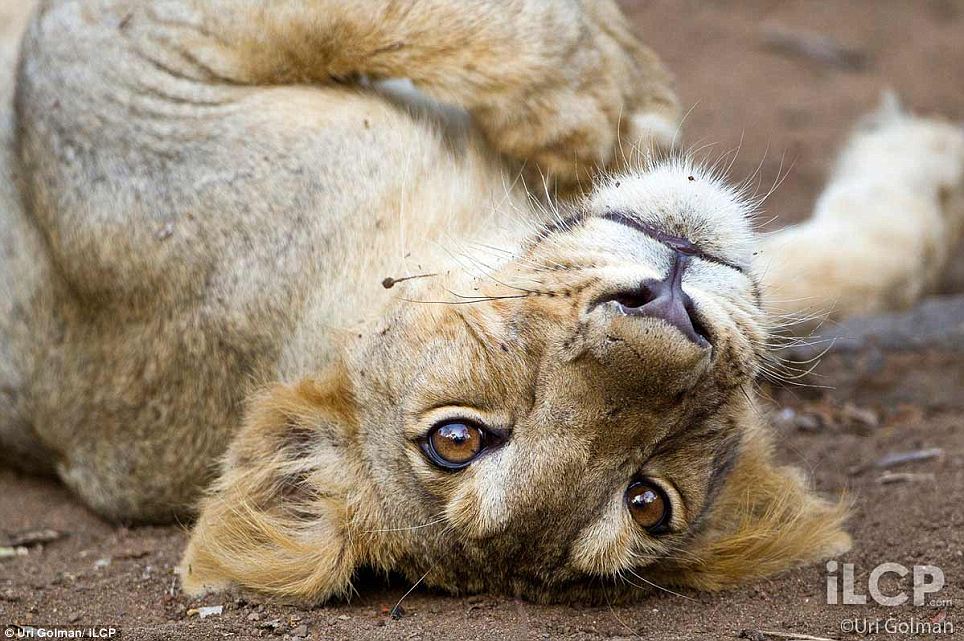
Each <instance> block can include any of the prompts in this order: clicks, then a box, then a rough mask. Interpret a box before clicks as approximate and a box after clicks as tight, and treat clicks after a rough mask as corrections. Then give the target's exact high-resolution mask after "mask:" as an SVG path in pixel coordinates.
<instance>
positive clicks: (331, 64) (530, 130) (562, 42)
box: [151, 0, 678, 181]
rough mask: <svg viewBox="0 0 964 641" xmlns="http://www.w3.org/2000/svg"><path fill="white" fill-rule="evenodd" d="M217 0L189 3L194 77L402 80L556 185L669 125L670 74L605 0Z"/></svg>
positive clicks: (665, 140) (660, 140)
mask: <svg viewBox="0 0 964 641" xmlns="http://www.w3.org/2000/svg"><path fill="white" fill-rule="evenodd" d="M224 5H225V3H218V2H208V3H194V4H193V5H192V11H196V12H203V13H200V14H199V15H193V16H192V17H191V18H189V20H191V21H195V22H196V24H197V27H198V28H197V29H196V30H194V31H192V32H191V35H190V37H187V36H185V35H183V34H181V35H180V36H179V45H180V46H185V47H187V48H188V49H189V50H190V52H191V58H192V60H193V61H194V62H195V63H196V64H197V65H198V66H199V68H200V69H201V71H202V72H206V73H209V74H211V75H212V76H215V77H220V78H227V79H230V80H231V81H232V82H240V83H243V84H279V83H288V82H304V81H305V80H309V81H312V82H319V83H326V82H331V81H332V80H343V79H351V78H355V77H359V76H367V77H371V78H408V79H410V80H411V81H412V82H413V83H414V84H415V85H416V87H418V88H419V89H421V90H423V91H425V92H426V93H428V94H429V95H431V96H432V97H434V98H436V99H438V100H441V101H443V102H448V103H452V104H455V105H458V106H460V107H463V108H465V109H466V110H468V111H469V112H470V113H471V114H472V115H473V117H474V119H475V121H476V123H477V124H478V126H479V128H480V129H481V130H482V131H483V132H484V134H485V135H486V137H487V138H488V140H489V141H490V143H491V144H493V146H494V147H495V148H496V149H497V150H499V151H500V152H502V153H503V154H506V155H507V156H510V157H513V158H516V159H519V160H522V161H530V162H533V163H535V164H536V165H538V168H539V169H540V170H542V171H544V172H548V173H550V174H552V175H553V176H554V177H556V178H558V179H561V180H564V181H565V180H572V179H575V178H578V177H581V176H582V175H583V173H585V172H586V171H589V170H591V169H593V168H598V167H603V166H611V165H613V164H615V163H616V162H618V160H619V158H620V157H621V156H622V155H624V154H625V153H626V148H631V147H632V146H634V145H637V144H640V143H642V144H646V143H647V142H655V143H657V144H660V145H668V144H669V143H670V142H671V140H672V138H673V136H674V134H675V133H676V127H677V120H678V106H677V103H676V98H675V95H674V93H673V91H672V89H671V86H670V81H669V77H668V74H667V73H666V72H665V70H664V69H663V67H662V65H661V64H660V62H659V60H658V59H657V58H656V56H655V55H654V54H653V53H652V52H651V51H649V50H648V49H646V48H645V47H643V46H642V45H640V43H639V42H638V41H637V40H636V39H635V38H634V37H633V36H632V35H631V33H630V32H629V31H628V30H627V28H626V25H625V23H626V20H625V17H624V16H623V15H622V14H621V12H620V10H619V9H618V7H617V6H616V4H615V3H614V2H612V1H611V0H605V1H593V2H575V3H574V2H554V1H546V0H516V1H515V2H452V1H451V0H417V1H416V0H407V1H389V0H378V1H372V2H364V3H345V2H337V1H313V2H305V1H304V0H286V1H285V2H282V3H277V2H275V3H261V2H239V3H230V5H231V6H230V8H226V7H225V6H224ZM236 5H240V6H236ZM226 9H227V10H226ZM151 11H156V12H157V13H160V12H161V9H160V8H157V9H152V10H151ZM161 19H167V18H165V17H163V16H161ZM621 148H622V149H621ZM620 152H622V153H620Z"/></svg>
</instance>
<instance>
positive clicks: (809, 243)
mask: <svg viewBox="0 0 964 641" xmlns="http://www.w3.org/2000/svg"><path fill="white" fill-rule="evenodd" d="M962 227H964V130H962V129H961V128H960V127H955V126H954V125H951V124H948V123H944V122H940V121H937V120H931V119H923V118H917V117H914V116H912V115H910V114H907V113H905V112H903V111H902V110H901V109H900V107H899V106H898V105H897V104H896V100H894V99H888V100H885V104H884V105H883V106H882V107H881V108H880V110H878V112H877V113H875V114H873V115H871V116H869V117H868V118H867V119H866V121H865V122H864V123H863V124H862V125H861V126H860V127H859V128H858V129H857V131H856V132H855V133H854V134H853V136H852V137H851V139H850V141H849V142H848V144H847V146H846V148H845V149H844V152H843V153H842V155H841V157H840V159H839V160H838V162H837V166H836V170H835V172H834V175H833V177H832V179H831V180H830V183H829V184H828V185H827V187H826V189H825V190H824V192H823V194H821V196H820V198H819V199H818V201H817V204H816V208H815V211H814V214H813V216H812V217H811V218H810V219H809V220H807V221H806V222H804V223H802V224H799V225H793V226H790V227H787V228H785V229H781V230H779V231H778V232H776V233H774V234H772V235H771V236H769V237H768V238H767V239H766V241H765V242H764V245H763V251H762V252H761V254H760V258H762V260H761V261H760V268H761V271H762V274H763V280H764V285H765V288H764V289H765V291H766V293H767V296H768V298H769V304H770V306H771V308H772V309H773V310H774V311H775V312H782V313H790V314H792V315H795V316H797V317H807V318H810V319H811V320H813V319H817V320H819V319H822V318H824V317H826V316H829V317H830V318H831V319H839V318H844V317H847V316H852V315H855V314H868V313H875V312H882V311H886V310H891V309H900V308H905V307H909V306H910V305H912V304H913V303H914V302H915V301H917V300H918V299H919V298H920V297H921V296H923V295H925V294H927V293H928V292H929V291H931V290H932V289H933V287H934V286H935V284H936V281H937V279H938V278H939V276H940V274H941V271H942V269H943V268H944V265H945V264H946V263H947V260H948V258H949V256H950V254H951V251H952V250H953V248H954V246H955V245H956V243H957V241H958V239H959V237H960V233H961V229H962ZM804 324H806V323H804Z"/></svg>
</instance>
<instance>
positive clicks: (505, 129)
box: [474, 3, 679, 183]
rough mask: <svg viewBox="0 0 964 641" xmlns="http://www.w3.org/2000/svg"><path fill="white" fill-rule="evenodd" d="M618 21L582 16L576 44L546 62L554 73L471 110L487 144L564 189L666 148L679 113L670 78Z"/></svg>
mask: <svg viewBox="0 0 964 641" xmlns="http://www.w3.org/2000/svg"><path fill="white" fill-rule="evenodd" d="M601 6H605V3H601ZM594 13H595V14H601V13H604V12H603V10H602V9H596V10H595V11H594ZM623 20H624V18H622V16H621V15H620V14H617V15H616V16H615V17H614V16H608V15H607V16H602V15H593V14H590V15H587V16H586V17H585V24H584V27H583V28H582V29H581V30H580V37H579V40H578V43H575V44H573V45H572V46H570V47H566V48H564V49H563V50H561V51H559V52H558V53H557V57H556V58H555V59H553V60H550V61H547V65H551V67H552V71H551V73H549V74H547V76H546V77H544V78H543V79H542V80H541V81H540V82H537V83H533V84H530V85H528V86H526V87H524V88H523V89H521V90H517V91H515V92H513V93H511V94H509V95H503V96H500V97H499V99H497V100H494V101H492V102H491V103H490V104H486V105H484V106H482V107H480V108H478V109H476V110H474V115H475V117H476V119H477V121H478V122H479V125H480V127H481V128H482V130H483V131H484V132H485V134H486V136H487V137H488V138H489V140H490V142H491V143H492V144H493V145H494V146H495V147H496V148H497V149H498V150H499V151H500V152H502V153H503V154H505V155H507V156H510V157H513V158H516V159H519V160H522V161H524V162H526V163H529V164H533V163H534V164H535V166H536V168H537V169H538V170H539V171H540V172H542V173H543V174H545V175H549V176H551V177H552V178H554V179H555V180H558V181H560V182H562V183H573V182H577V181H580V180H583V179H586V178H589V177H591V175H592V174H593V173H594V172H596V171H598V170H600V169H606V168H612V167H614V166H618V165H621V164H624V163H625V162H626V161H627V160H631V159H632V156H633V155H634V154H636V153H637V152H640V151H642V152H646V151H648V150H650V149H652V148H654V147H655V148H662V149H665V148H668V147H670V146H671V145H672V142H673V139H674V137H675V135H676V132H677V127H678V121H679V108H678V105H677V101H676V97H675V94H674V93H673V90H672V88H671V86H670V79H669V76H668V74H667V73H666V71H665V70H664V69H663V67H662V65H661V63H660V62H659V60H658V59H657V58H656V56H655V55H654V54H653V53H652V52H651V51H649V50H648V49H646V48H645V47H643V46H642V45H640V44H639V42H638V41H637V40H636V39H635V38H634V37H633V36H632V35H631V34H629V33H628V31H626V30H624V29H622V28H621V26H618V25H619V23H620V22H621V21H623ZM614 24H615V25H617V26H613V25H614Z"/></svg>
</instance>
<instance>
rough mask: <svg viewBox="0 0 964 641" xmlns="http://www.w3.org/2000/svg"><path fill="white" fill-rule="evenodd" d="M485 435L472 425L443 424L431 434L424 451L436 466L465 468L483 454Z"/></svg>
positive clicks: (456, 422)
mask: <svg viewBox="0 0 964 641" xmlns="http://www.w3.org/2000/svg"><path fill="white" fill-rule="evenodd" d="M484 441H485V433H484V432H483V431H482V430H481V429H479V428H478V427H476V426H475V425H472V424H470V423H464V422H460V421H452V422H450V423H442V424H441V425H438V426H436V427H435V429H433V430H432V431H431V433H429V435H428V439H427V440H426V442H425V445H424V449H425V453H426V454H427V455H428V457H429V459H430V460H431V461H432V462H433V463H435V464H436V465H438V466H440V467H443V468H445V469H449V470H457V469H461V468H463V467H465V466H466V465H468V464H469V463H471V462H472V460H473V459H474V458H475V457H476V456H478V455H479V454H480V453H481V452H482V447H483V445H484Z"/></svg>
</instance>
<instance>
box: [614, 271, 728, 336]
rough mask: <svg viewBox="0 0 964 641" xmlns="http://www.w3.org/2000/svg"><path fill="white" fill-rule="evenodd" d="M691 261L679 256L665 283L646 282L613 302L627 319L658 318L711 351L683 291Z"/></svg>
mask: <svg viewBox="0 0 964 641" xmlns="http://www.w3.org/2000/svg"><path fill="white" fill-rule="evenodd" d="M688 261H689V256H686V255H683V254H679V253H676V254H675V259H674V261H673V266H672V267H671V268H670V270H669V273H667V274H666V276H665V277H664V278H663V279H661V280H660V279H655V278H650V279H647V280H644V281H642V282H640V283H639V285H638V286H637V288H636V289H633V290H629V291H624V292H620V293H619V294H617V295H616V296H613V297H612V298H611V299H610V300H614V301H615V302H616V303H618V304H619V306H620V309H622V311H623V312H624V313H626V314H627V315H630V316H643V317H647V318H658V319H660V320H663V321H665V322H666V323H668V324H670V325H672V326H673V327H675V328H676V329H678V330H679V331H680V332H682V334H683V336H685V337H686V338H688V339H690V340H691V341H693V342H694V343H696V344H697V345H699V346H700V347H709V345H710V343H709V341H708V340H707V338H706V334H705V331H704V330H703V327H702V325H701V324H700V322H699V319H698V318H697V316H696V313H695V307H694V305H693V301H692V300H691V299H690V297H689V296H687V295H686V293H685V292H684V291H683V285H682V283H683V271H684V270H685V269H686V264H687V263H688Z"/></svg>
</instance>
